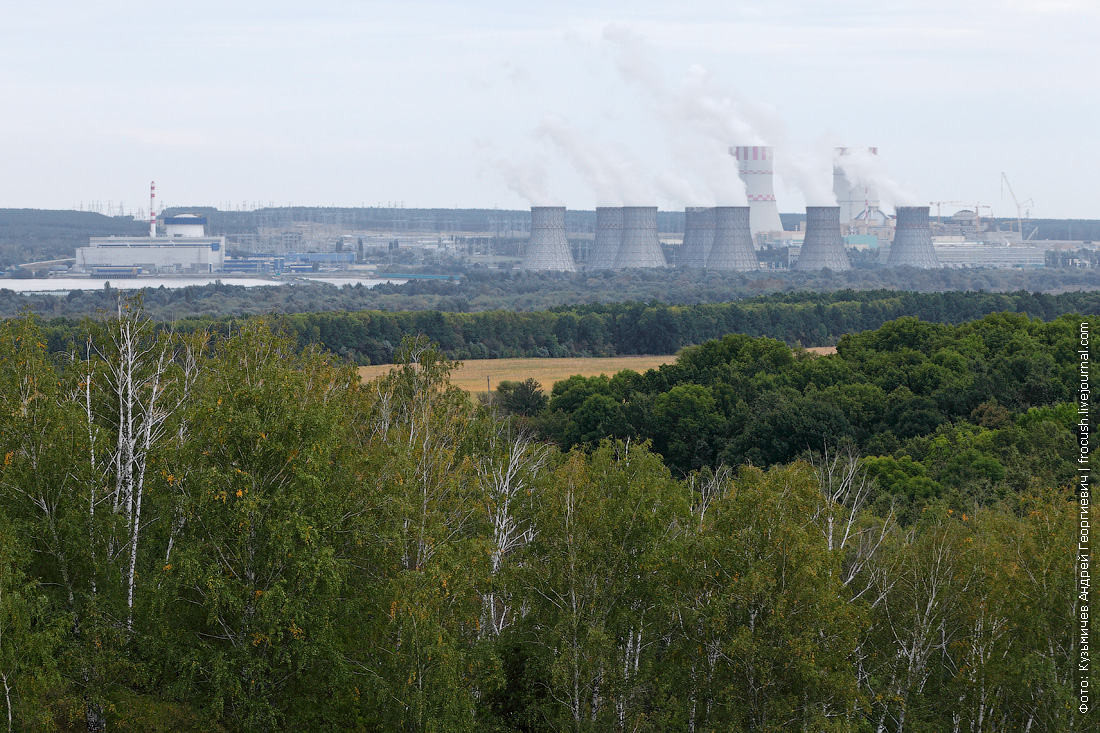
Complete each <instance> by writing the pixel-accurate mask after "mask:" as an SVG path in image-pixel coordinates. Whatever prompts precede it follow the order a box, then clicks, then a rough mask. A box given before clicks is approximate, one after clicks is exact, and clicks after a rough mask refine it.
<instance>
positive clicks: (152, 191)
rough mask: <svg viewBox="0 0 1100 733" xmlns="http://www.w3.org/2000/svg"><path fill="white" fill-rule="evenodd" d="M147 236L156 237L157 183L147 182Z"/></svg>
mask: <svg viewBox="0 0 1100 733" xmlns="http://www.w3.org/2000/svg"><path fill="white" fill-rule="evenodd" d="M149 236H150V237H155V236H157V182H156V181H150V182H149Z"/></svg>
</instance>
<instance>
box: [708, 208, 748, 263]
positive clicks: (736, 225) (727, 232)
mask: <svg viewBox="0 0 1100 733" xmlns="http://www.w3.org/2000/svg"><path fill="white" fill-rule="evenodd" d="M749 216H750V213H749V207H748V206H718V207H715V209H714V246H713V247H712V248H711V250H710V257H709V258H708V259H707V269H709V270H736V271H738V272H754V271H756V270H759V269H760V263H759V262H758V261H757V259H756V251H755V250H754V249H753V247H752V232H751V231H750V230H749Z"/></svg>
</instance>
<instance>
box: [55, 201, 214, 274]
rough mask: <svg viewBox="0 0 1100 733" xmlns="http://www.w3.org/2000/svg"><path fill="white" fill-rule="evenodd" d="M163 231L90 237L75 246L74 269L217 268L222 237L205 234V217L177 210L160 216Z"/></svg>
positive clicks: (149, 271)
mask: <svg viewBox="0 0 1100 733" xmlns="http://www.w3.org/2000/svg"><path fill="white" fill-rule="evenodd" d="M163 224H164V235H163V236H150V237H92V238H91V239H90V240H89V242H88V246H87V247H80V248H78V249H77V250H76V266H75V269H76V270H79V271H81V272H87V273H89V274H92V275H114V276H116V277H118V276H126V275H166V274H189V275H190V274H195V275H197V274H205V273H211V272H218V271H219V270H221V269H222V267H223V265H224V264H225V237H210V236H207V235H206V217H205V216H196V215H195V214H178V215H176V216H169V217H165V218H164V220H163Z"/></svg>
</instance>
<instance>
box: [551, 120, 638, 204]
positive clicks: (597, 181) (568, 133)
mask: <svg viewBox="0 0 1100 733" xmlns="http://www.w3.org/2000/svg"><path fill="white" fill-rule="evenodd" d="M536 134H537V135H538V136H539V137H542V138H545V139H547V140H549V141H551V142H552V143H554V144H555V145H557V146H558V148H559V149H560V150H561V151H562V152H563V153H565V154H566V156H567V157H568V158H569V162H570V163H572V164H573V167H574V168H576V170H577V171H578V172H579V173H580V174H581V175H582V176H584V178H585V179H586V180H587V181H588V182H589V184H591V186H592V188H593V190H594V191H595V193H596V204H597V205H598V206H642V205H648V203H649V202H650V201H652V200H653V198H654V194H653V192H652V191H651V190H650V188H649V187H648V186H647V185H645V184H644V183H642V181H643V180H644V176H642V175H641V174H640V172H639V171H638V169H637V166H636V165H635V164H634V163H633V161H631V160H630V159H629V158H628V157H627V155H626V154H625V153H623V152H622V151H619V150H615V149H614V148H612V147H608V146H603V145H598V144H595V143H593V142H592V141H591V140H590V139H588V138H586V137H585V136H584V134H583V133H582V132H581V131H580V130H578V129H577V128H575V127H573V125H571V124H570V123H569V122H568V121H567V120H564V119H562V118H561V117H557V116H555V115H548V116H547V117H544V118H543V120H542V123H541V124H540V125H539V127H538V129H537V130H536Z"/></svg>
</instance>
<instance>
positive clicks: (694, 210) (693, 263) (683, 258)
mask: <svg viewBox="0 0 1100 733" xmlns="http://www.w3.org/2000/svg"><path fill="white" fill-rule="evenodd" d="M712 244H714V208H713V207H705V206H689V207H688V208H686V209H684V244H683V246H682V247H680V258H679V259H678V260H677V262H676V264H677V265H679V266H680V267H706V266H707V257H709V256H710V247H711V245H712Z"/></svg>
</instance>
